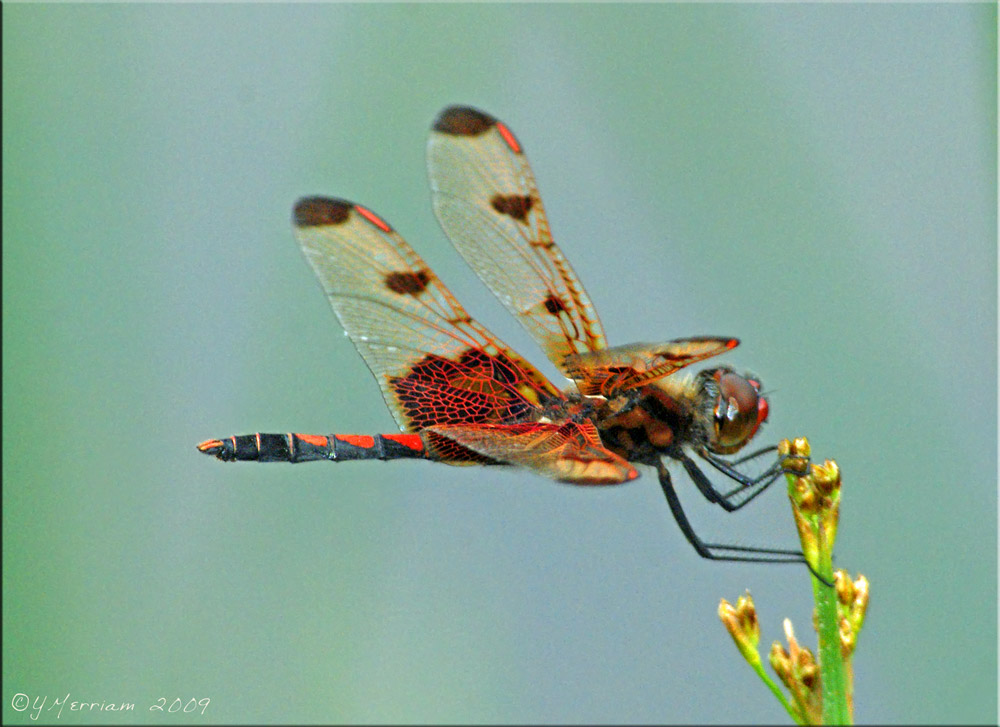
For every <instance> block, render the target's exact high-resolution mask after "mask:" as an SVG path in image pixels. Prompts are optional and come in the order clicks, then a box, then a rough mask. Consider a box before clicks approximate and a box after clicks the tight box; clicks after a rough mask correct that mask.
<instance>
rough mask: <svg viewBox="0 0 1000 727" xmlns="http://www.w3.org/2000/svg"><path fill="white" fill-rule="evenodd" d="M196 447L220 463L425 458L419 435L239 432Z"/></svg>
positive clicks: (424, 450)
mask: <svg viewBox="0 0 1000 727" xmlns="http://www.w3.org/2000/svg"><path fill="white" fill-rule="evenodd" d="M198 450H199V451H200V452H204V453H205V454H210V455H212V456H214V457H216V458H217V459H220V460H222V461H223V462H290V463H293V464H294V463H296V462H314V461H317V460H329V461H331V462H341V461H344V460H353V459H381V460H387V459H404V458H417V459H424V458H427V450H426V449H425V448H424V443H423V440H422V439H421V438H420V435H419V434H375V435H359V434H330V435H323V434H295V433H292V432H289V433H288V434H263V433H259V432H258V433H257V434H241V435H237V436H234V437H227V438H226V439H209V440H208V441H205V442H202V443H201V444H199V445H198Z"/></svg>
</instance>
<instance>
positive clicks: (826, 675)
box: [812, 527, 853, 725]
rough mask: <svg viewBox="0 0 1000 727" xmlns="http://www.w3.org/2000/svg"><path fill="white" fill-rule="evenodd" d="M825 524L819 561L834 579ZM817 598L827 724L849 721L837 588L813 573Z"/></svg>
mask: <svg viewBox="0 0 1000 727" xmlns="http://www.w3.org/2000/svg"><path fill="white" fill-rule="evenodd" d="M824 534H825V532H824V528H823V527H819V528H818V533H817V535H818V536H819V538H818V539H819V562H818V563H816V564H815V566H816V570H818V571H819V573H820V575H822V576H823V578H825V579H827V580H829V581H830V582H832V581H833V558H832V551H833V547H832V545H833V544H832V543H827V542H826V540H827V539H826V538H824V537H823V536H824ZM812 584H813V598H814V600H815V601H816V620H817V626H818V629H817V631H818V634H819V663H820V675H821V677H820V678H821V680H822V686H823V724H828V725H849V724H853V722H852V720H851V711H850V707H849V705H848V694H847V692H848V686H847V674H846V671H845V668H844V657H843V654H842V652H841V648H840V623H839V622H840V619H839V616H838V614H837V591H836V589H834V588H831V587H830V586H827V585H826V584H824V583H822V582H821V581H820V580H819V579H817V578H816V577H815V576H812Z"/></svg>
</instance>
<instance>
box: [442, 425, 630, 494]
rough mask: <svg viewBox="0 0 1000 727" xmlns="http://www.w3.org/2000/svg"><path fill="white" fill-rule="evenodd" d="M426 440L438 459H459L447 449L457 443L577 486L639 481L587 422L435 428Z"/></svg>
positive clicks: (453, 452)
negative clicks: (451, 443) (450, 444)
mask: <svg viewBox="0 0 1000 727" xmlns="http://www.w3.org/2000/svg"><path fill="white" fill-rule="evenodd" d="M429 435H431V436H429ZM424 436H425V441H426V442H427V449H428V452H430V453H431V454H432V455H434V456H436V457H438V458H439V459H444V460H447V459H448V458H449V456H451V457H456V458H457V455H456V454H455V449H454V448H449V447H448V446H447V445H448V443H450V442H453V443H455V444H457V445H460V447H459V450H469V451H471V452H474V453H476V454H479V455H482V456H483V457H486V458H488V459H489V460H490V461H495V462H502V463H505V464H512V465H518V466H521V467H527V468H529V469H532V470H534V471H535V472H537V473H539V474H542V475H545V476H546V477H551V478H553V479H556V480H560V481H562V482H572V483H574V484H578V485H614V484H620V483H622V482H628V481H629V480H634V479H635V478H636V477H638V476H639V472H638V471H637V470H636V469H635V467H633V466H632V465H630V464H629V463H628V462H627V461H626V460H625V459H623V458H622V457H619V456H618V455H617V454H615V453H614V452H611V451H610V450H608V449H606V448H605V447H604V445H602V444H601V438H600V435H599V434H598V433H597V427H595V426H594V423H593V422H591V421H589V420H586V421H583V422H579V423H578V422H572V421H564V422H527V423H523V424H482V425H479V426H463V425H442V426H434V427H431V428H430V429H428V430H427V431H426V432H425V434H424ZM438 438H440V439H441V440H445V441H444V443H442V442H441V441H440V440H439V439H438Z"/></svg>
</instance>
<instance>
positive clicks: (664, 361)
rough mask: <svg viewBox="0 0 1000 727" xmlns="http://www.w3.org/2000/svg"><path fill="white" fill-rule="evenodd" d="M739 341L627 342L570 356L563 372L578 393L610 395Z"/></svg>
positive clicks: (694, 339) (720, 350) (720, 351)
mask: <svg viewBox="0 0 1000 727" xmlns="http://www.w3.org/2000/svg"><path fill="white" fill-rule="evenodd" d="M739 344H740V342H739V339H737V338H715V337H707V336H702V337H699V338H678V339H677V340H676V341H668V342H667V343H631V344H628V345H625V346H615V347H614V348H606V349H604V350H603V351H593V352H591V353H583V354H579V355H574V356H570V357H569V358H568V359H567V360H566V373H567V375H568V376H569V377H570V378H572V379H576V384H577V387H578V388H579V389H580V393H581V394H589V395H597V394H600V395H601V396H606V397H608V398H612V397H614V396H617V395H619V394H621V393H622V392H624V391H627V390H628V389H634V388H636V387H637V386H643V385H644V384H647V383H649V382H650V381H653V380H654V379H660V378H663V377H664V376H666V375H668V374H672V373H673V372H674V371H677V370H678V369H682V368H684V367H685V366H688V365H690V364H693V363H695V362H697V361H701V360H703V359H706V358H710V357H712V356H718V355H719V354H720V353H725V352H726V351H728V350H729V349H731V348H736V347H737V346H738V345H739Z"/></svg>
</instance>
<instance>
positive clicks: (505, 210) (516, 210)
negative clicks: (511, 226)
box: [490, 194, 534, 222]
mask: <svg viewBox="0 0 1000 727" xmlns="http://www.w3.org/2000/svg"><path fill="white" fill-rule="evenodd" d="M533 202H534V200H532V199H531V197H530V196H529V195H527V194H506V195H505V194H497V195H494V197H493V199H491V200H490V204H491V205H493V209H495V210H496V211H497V212H499V213H500V214H502V215H507V216H508V217H513V218H514V219H515V220H517V221H518V222H524V221H525V220H526V219H527V218H528V212H530V211H531V205H532V203H533Z"/></svg>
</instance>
